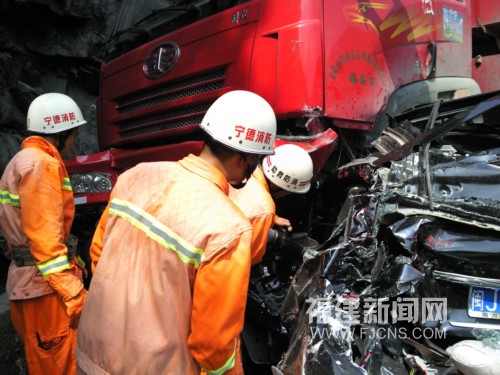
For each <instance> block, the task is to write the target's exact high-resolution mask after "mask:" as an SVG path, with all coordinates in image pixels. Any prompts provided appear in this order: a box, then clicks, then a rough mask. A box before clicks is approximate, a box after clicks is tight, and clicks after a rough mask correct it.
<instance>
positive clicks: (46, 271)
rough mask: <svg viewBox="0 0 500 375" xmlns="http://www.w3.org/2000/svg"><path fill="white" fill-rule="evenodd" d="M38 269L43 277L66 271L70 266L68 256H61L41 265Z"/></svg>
mask: <svg viewBox="0 0 500 375" xmlns="http://www.w3.org/2000/svg"><path fill="white" fill-rule="evenodd" d="M37 267H38V270H39V271H40V273H41V274H42V276H47V275H50V274H53V273H55V272H59V271H62V270H65V269H66V268H69V267H70V266H69V262H68V257H67V256H66V255H61V256H60V257H57V258H54V259H51V260H49V261H48V262H45V263H41V264H39V265H38V266H37Z"/></svg>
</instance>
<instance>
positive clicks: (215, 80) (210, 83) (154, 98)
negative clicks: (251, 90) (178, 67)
mask: <svg viewBox="0 0 500 375" xmlns="http://www.w3.org/2000/svg"><path fill="white" fill-rule="evenodd" d="M225 77H226V74H225V71H224V70H219V71H215V72H211V73H207V74H203V75H200V76H196V77H193V78H189V79H186V80H183V81H179V82H174V83H171V84H168V85H166V86H162V87H157V88H154V89H151V90H147V91H143V92H140V93H138V94H135V95H130V96H127V97H125V98H122V99H120V100H119V101H118V105H117V106H116V109H117V111H118V113H120V114H126V113H130V112H134V111H138V110H141V109H145V108H149V107H152V106H155V105H158V104H163V103H167V102H170V101H173V100H178V99H184V98H188V97H191V96H195V95H198V94H205V93H207V92H212V91H215V90H219V89H221V88H223V87H224V78H225Z"/></svg>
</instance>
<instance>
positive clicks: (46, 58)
mask: <svg viewBox="0 0 500 375" xmlns="http://www.w3.org/2000/svg"><path fill="white" fill-rule="evenodd" d="M121 2H122V1H121V0H65V1H61V0H0V173H2V172H3V170H4V168H5V166H6V165H7V163H8V161H9V160H10V159H11V158H12V156H13V155H14V154H15V153H16V152H17V151H18V149H19V144H20V143H21V142H22V140H23V139H24V138H25V137H26V136H27V133H26V132H25V131H24V129H25V122H26V113H27V111H28V107H29V104H30V103H31V101H32V100H33V99H34V98H35V97H37V96H38V95H40V94H44V93H48V92H60V93H64V94H67V95H69V96H71V97H72V98H73V99H74V100H75V101H76V102H77V103H78V105H79V106H80V109H81V110H82V112H83V116H84V117H85V119H86V120H87V125H85V126H83V127H81V128H80V130H79V133H78V138H77V140H76V145H75V147H74V149H73V152H72V153H71V155H69V157H71V156H76V155H84V154H89V153H94V152H97V151H98V145H97V135H96V125H95V121H96V114H95V100H96V97H97V95H98V93H99V67H100V62H101V52H102V49H103V46H104V42H105V39H106V37H107V35H109V33H110V31H111V29H112V26H113V22H114V20H115V18H116V16H117V15H118V9H119V6H120V4H121ZM0 245H1V244H0ZM8 263H9V262H8V260H7V258H6V256H4V254H3V251H0V283H1V285H0V298H3V299H2V303H3V305H7V303H8V302H7V298H6V295H5V293H4V291H5V280H6V273H7V267H8ZM7 306H8V305H7ZM27 373H28V370H27V367H26V361H25V360H24V352H23V348H22V344H21V342H20V340H19V338H18V337H17V335H16V333H15V331H14V329H13V327H12V325H11V323H10V315H9V311H8V310H7V311H1V312H0V374H9V375H17V374H19V375H21V374H27Z"/></svg>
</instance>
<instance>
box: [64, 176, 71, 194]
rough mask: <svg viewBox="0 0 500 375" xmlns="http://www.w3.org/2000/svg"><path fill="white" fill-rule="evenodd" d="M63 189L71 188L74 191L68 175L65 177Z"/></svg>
mask: <svg viewBox="0 0 500 375" xmlns="http://www.w3.org/2000/svg"><path fill="white" fill-rule="evenodd" d="M62 188H63V190H69V191H73V188H72V187H71V182H70V180H69V178H68V177H64V182H63V186H62Z"/></svg>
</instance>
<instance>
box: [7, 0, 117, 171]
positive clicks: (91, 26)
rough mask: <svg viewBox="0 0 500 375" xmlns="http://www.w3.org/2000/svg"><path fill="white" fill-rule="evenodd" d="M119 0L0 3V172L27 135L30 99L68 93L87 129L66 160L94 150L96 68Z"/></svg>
mask: <svg viewBox="0 0 500 375" xmlns="http://www.w3.org/2000/svg"><path fill="white" fill-rule="evenodd" d="M120 4H121V0H103V1H100V0H65V1H56V0H14V1H13V0H0V144H1V145H2V149H1V152H0V172H1V171H3V169H4V167H5V165H6V163H7V162H8V160H9V159H10V158H11V157H12V154H13V152H15V151H16V149H17V147H18V145H19V141H20V140H21V139H23V138H24V137H25V136H26V133H25V132H23V131H22V130H23V129H24V127H25V116H26V112H27V110H28V107H29V104H30V103H31V101H32V100H33V99H34V98H35V97H36V96H38V95H40V94H43V93H47V92H61V93H64V94H67V95H70V96H71V97H72V98H73V99H75V101H76V102H77V103H78V104H79V106H80V108H81V110H82V112H83V115H84V117H85V119H86V120H87V121H88V125H86V126H84V127H82V128H81V129H80V132H79V136H78V139H77V144H76V146H75V149H74V150H73V152H72V154H71V155H70V156H75V155H82V154H87V153H93V152H97V149H98V146H97V137H96V129H95V99H96V97H97V95H98V92H99V82H98V79H99V66H100V59H101V52H102V49H103V46H104V42H105V39H106V36H107V35H108V34H109V32H110V30H111V28H112V26H113V22H114V20H115V17H116V15H117V13H118V7H119V5H120Z"/></svg>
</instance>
